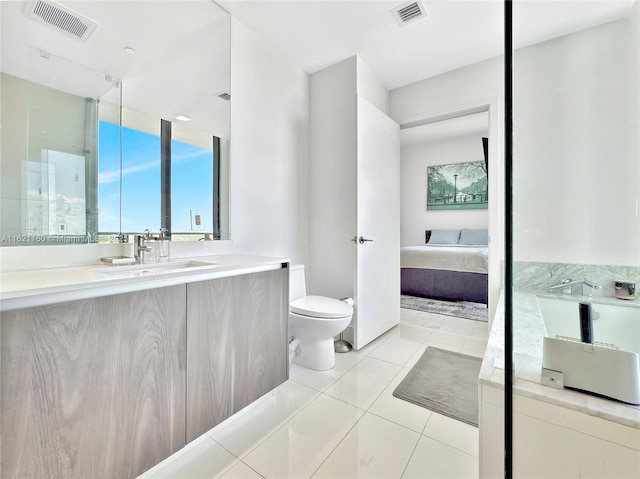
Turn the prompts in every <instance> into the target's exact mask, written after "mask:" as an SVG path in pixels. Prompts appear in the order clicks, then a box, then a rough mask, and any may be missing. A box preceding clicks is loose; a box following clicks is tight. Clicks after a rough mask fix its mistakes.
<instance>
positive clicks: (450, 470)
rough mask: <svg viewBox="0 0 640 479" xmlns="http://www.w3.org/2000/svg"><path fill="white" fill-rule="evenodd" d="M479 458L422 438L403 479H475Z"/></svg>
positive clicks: (477, 472)
mask: <svg viewBox="0 0 640 479" xmlns="http://www.w3.org/2000/svg"><path fill="white" fill-rule="evenodd" d="M478 477H479V465H478V458H477V457H473V456H471V455H469V454H466V453H464V452H461V451H459V450H457V449H455V448H453V447H450V446H447V445H446V444H442V443H441V442H438V441H436V440H434V439H431V438H428V437H425V436H422V437H421V438H420V441H419V442H418V446H417V447H416V450H415V451H414V453H413V456H411V460H410V461H409V464H408V465H407V468H406V470H405V471H404V474H403V475H402V479H475V478H478Z"/></svg>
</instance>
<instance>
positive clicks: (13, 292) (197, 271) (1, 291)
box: [0, 254, 289, 311]
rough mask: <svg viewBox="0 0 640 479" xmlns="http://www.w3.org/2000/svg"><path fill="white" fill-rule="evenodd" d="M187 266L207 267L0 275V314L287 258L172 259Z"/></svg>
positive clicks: (253, 269) (231, 272)
mask: <svg viewBox="0 0 640 479" xmlns="http://www.w3.org/2000/svg"><path fill="white" fill-rule="evenodd" d="M189 261H196V262H199V263H210V265H199V266H197V267H194V268H187V267H184V268H176V269H175V270H172V271H167V272H163V273H162V274H154V271H153V270H154V268H157V267H163V266H166V265H175V264H176V262H173V261H172V262H171V263H165V264H148V265H134V266H109V265H103V264H96V265H90V266H81V267H73V268H52V269H40V270H29V271H16V272H10V273H0V311H9V310H14V309H20V308H28V307H33V306H43V305H46V304H53V303H59V302H62V301H75V300H79V299H86V298H94V297H100V296H107V295H112V294H121V293H129V292H133V291H141V290H145V289H152V288H162V287H165V286H174V285H177V284H184V283H190V282H195V281H205V280H209V279H217V278H224V277H228V276H236V275H239V274H248V273H257V272H260V271H269V270H272V269H277V268H279V267H281V265H282V263H288V262H289V260H288V259H287V258H272V257H265V256H249V255H237V254H224V255H212V256H197V257H193V258H181V259H180V260H177V262H179V263H181V264H184V263H187V262H189ZM135 269H137V270H146V271H145V273H143V274H141V275H138V276H134V277H127V276H126V274H127V272H128V271H131V270H135Z"/></svg>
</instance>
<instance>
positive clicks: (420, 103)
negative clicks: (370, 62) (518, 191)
mask: <svg viewBox="0 0 640 479" xmlns="http://www.w3.org/2000/svg"><path fill="white" fill-rule="evenodd" d="M503 63H504V62H503V58H502V57H496V58H491V59H489V60H485V61H483V62H480V63H475V64H473V65H469V66H467V67H464V68H460V69H458V70H454V71H451V72H448V73H444V74H442V75H438V76H435V77H432V78H427V79H426V80H422V81H419V82H416V83H412V84H410V85H407V86H404V87H401V88H397V89H395V90H392V91H391V92H390V100H389V105H390V108H389V109H390V115H391V118H393V119H394V120H395V121H397V122H398V123H400V124H401V125H402V124H403V123H408V122H411V121H417V120H423V119H426V118H433V117H436V116H439V115H444V114H448V113H452V112H457V111H462V110H466V109H469V108H476V107H481V106H487V107H488V109H489V198H490V202H489V212H488V220H489V260H490V261H489V312H490V317H493V315H494V314H495V310H496V306H497V303H498V297H499V295H500V289H501V285H502V262H503V260H504V238H503V236H504V226H503V225H504V153H503V150H504V148H503V143H504V139H503V138H504V136H503V135H504V133H503V132H504V114H503V101H504V100H503V83H504V82H503V80H504V73H503V71H504V69H503ZM403 174H404V172H403ZM425 182H426V179H425ZM425 188H426V186H425ZM424 229H426V228H424Z"/></svg>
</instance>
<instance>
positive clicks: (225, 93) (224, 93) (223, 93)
mask: <svg viewBox="0 0 640 479" xmlns="http://www.w3.org/2000/svg"><path fill="white" fill-rule="evenodd" d="M218 97H219V98H222V99H223V100H226V101H229V100H231V95H230V94H229V93H227V92H226V91H223V92H222V93H219V94H218Z"/></svg>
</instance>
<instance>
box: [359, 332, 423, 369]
mask: <svg viewBox="0 0 640 479" xmlns="http://www.w3.org/2000/svg"><path fill="white" fill-rule="evenodd" d="M423 342H424V340H422V339H415V338H411V337H408V336H403V335H401V334H400V333H395V334H393V335H392V336H389V338H388V339H387V340H386V341H385V342H384V343H382V344H381V345H380V346H378V347H377V348H376V349H374V350H373V351H371V352H370V353H369V357H370V358H376V359H381V360H383V361H388V362H390V363H393V364H397V365H399V366H404V364H405V363H406V362H407V361H409V359H411V356H413V355H414V354H415V352H416V351H417V350H418V348H419V347H420V346H422V343H423Z"/></svg>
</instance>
